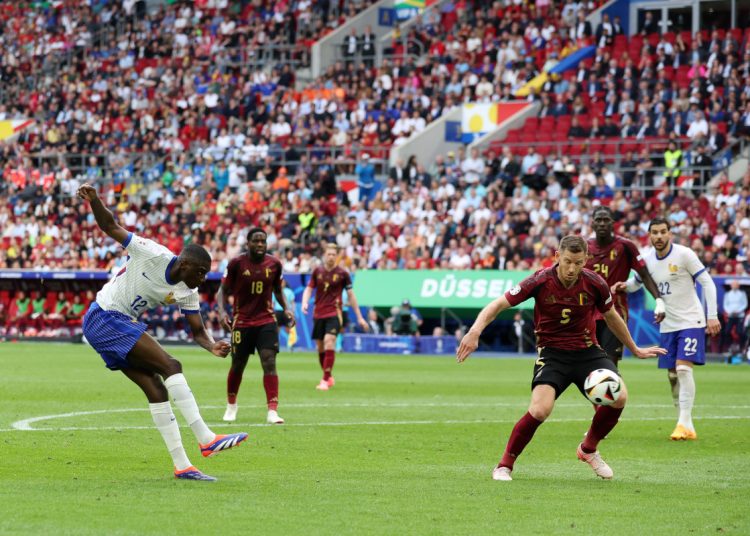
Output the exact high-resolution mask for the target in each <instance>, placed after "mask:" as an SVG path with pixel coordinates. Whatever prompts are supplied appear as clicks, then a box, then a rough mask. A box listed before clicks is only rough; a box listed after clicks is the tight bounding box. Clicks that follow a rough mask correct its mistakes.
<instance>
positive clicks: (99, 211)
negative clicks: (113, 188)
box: [77, 183, 129, 245]
mask: <svg viewBox="0 0 750 536" xmlns="http://www.w3.org/2000/svg"><path fill="white" fill-rule="evenodd" d="M77 194H78V197H80V198H81V199H84V200H86V201H88V202H89V205H90V206H91V212H93V213H94V218H96V224H97V225H98V226H99V228H100V229H101V230H102V231H104V232H105V233H106V234H107V235H108V236H111V237H112V238H114V239H115V240H117V241H118V242H119V243H120V244H123V245H125V241H126V240H127V238H128V234H129V233H128V231H127V230H126V229H124V228H122V227H120V225H118V223H117V222H116V221H115V217H114V215H113V214H112V212H110V210H109V209H108V208H107V207H105V206H104V203H102V200H101V199H99V196H98V195H97V193H96V188H94V187H93V186H91V185H90V184H88V183H83V184H82V185H81V186H80V187H79V188H78V192H77Z"/></svg>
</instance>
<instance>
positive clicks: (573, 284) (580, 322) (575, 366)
mask: <svg viewBox="0 0 750 536" xmlns="http://www.w3.org/2000/svg"><path fill="white" fill-rule="evenodd" d="M586 258H587V244H586V241H585V240H584V239H583V238H581V237H580V236H574V235H570V236H566V237H564V238H563V239H562V241H561V242H560V247H559V249H558V251H557V252H555V259H556V260H557V263H556V264H555V265H554V266H552V267H551V268H546V269H544V270H539V271H538V272H536V273H535V274H534V275H532V276H530V277H527V278H526V279H524V280H523V281H521V283H520V284H519V285H517V286H515V287H513V288H512V289H510V290H509V291H508V292H506V293H505V295H504V296H501V297H499V298H497V299H496V300H494V301H493V302H492V303H490V304H489V305H487V306H486V307H485V308H484V309H482V311H481V312H480V313H479V316H478V317H477V319H476V321H475V322H474V325H473V326H472V327H471V329H470V330H469V332H468V333H467V334H466V335H465V336H464V338H463V339H462V340H461V344H460V345H459V347H458V350H457V351H456V359H457V361H458V362H459V363H461V362H463V361H464V360H466V358H468V357H469V355H470V354H471V353H472V352H473V351H474V350H476V349H477V347H478V345H479V336H480V334H481V333H482V331H484V328H486V327H487V325H489V324H490V322H492V321H493V320H494V319H495V317H496V316H497V315H498V314H499V313H501V312H502V311H504V310H506V309H508V308H510V307H513V306H516V305H518V304H520V303H522V302H524V301H526V300H528V299H529V298H534V299H535V305H534V326H535V331H536V336H537V346H538V348H537V350H538V354H539V357H538V358H537V360H536V363H535V364H534V372H533V377H532V380H531V389H532V390H531V404H530V405H529V410H528V412H527V413H526V414H525V415H524V416H523V417H522V418H521V420H520V421H518V422H517V423H516V425H515V427H514V428H513V432H512V433H511V436H510V439H509V440H508V444H507V445H506V447H505V453H504V454H503V457H502V459H501V460H500V463H499V464H498V465H497V467H495V469H494V470H493V471H492V478H493V479H495V480H512V477H511V472H512V471H513V466H514V464H515V462H516V458H518V456H520V455H521V453H522V452H523V449H524V448H525V447H526V445H527V444H528V443H529V441H531V438H532V437H534V433H535V432H536V429H537V428H538V427H539V425H540V424H542V423H543V422H544V421H545V419H547V417H549V416H550V414H551V413H552V409H553V408H554V407H555V400H556V399H557V397H559V396H560V395H561V394H562V393H563V391H565V389H567V388H568V386H569V385H570V384H571V383H574V384H575V385H576V387H578V389H579V391H581V392H583V384H584V381H585V380H586V377H587V376H588V375H589V373H591V372H592V371H594V370H596V369H608V370H612V371H614V372H617V367H616V366H615V364H614V363H613V361H612V360H610V359H609V358H608V356H607V354H606V352H605V351H604V350H603V349H602V348H601V347H600V346H599V345H598V344H597V341H596V333H595V332H594V331H593V330H592V328H593V327H594V314H595V313H596V312H598V313H601V315H602V316H603V317H604V320H605V322H607V326H608V327H609V329H611V330H612V332H613V333H614V334H615V335H616V336H617V338H618V339H620V340H621V341H623V342H624V343H625V346H627V347H628V349H629V350H630V351H631V352H633V355H635V356H636V357H638V358H641V359H644V358H647V357H656V356H657V355H663V354H665V353H666V352H665V350H663V349H661V348H655V347H652V348H639V347H638V346H636V344H635V342H634V341H633V338H632V337H631V336H630V332H629V331H628V326H627V324H625V322H624V321H623V320H622V318H620V315H618V314H617V311H615V309H613V307H612V296H611V294H610V290H609V286H608V285H607V282H606V281H605V280H604V279H602V277H601V276H599V275H598V274H596V273H595V272H592V271H591V270H587V269H584V265H585V264H586ZM627 394H628V393H627V388H626V387H625V384H624V382H623V383H622V392H621V394H620V397H619V398H618V399H617V401H616V402H615V403H614V404H612V405H611V406H599V408H598V409H597V411H596V413H594V418H593V420H592V422H591V427H590V428H589V430H588V432H587V433H586V436H585V437H584V439H583V442H582V443H581V444H580V445H578V449H577V452H576V454H577V456H578V459H580V460H581V461H584V462H586V463H588V464H589V465H590V466H591V468H592V469H593V470H594V473H595V474H596V475H597V476H599V477H601V478H604V479H610V478H612V476H613V472H612V469H611V468H610V467H609V465H607V463H606V462H605V461H604V460H603V459H602V457H601V455H600V454H599V451H598V450H597V446H598V444H599V441H600V440H601V439H602V438H603V437H605V436H606V435H607V434H608V433H609V432H610V431H611V430H612V429H613V428H614V427H615V425H616V424H617V421H618V420H619V418H620V414H621V413H622V410H623V408H624V407H625V403H626V402H627V398H628V396H627Z"/></svg>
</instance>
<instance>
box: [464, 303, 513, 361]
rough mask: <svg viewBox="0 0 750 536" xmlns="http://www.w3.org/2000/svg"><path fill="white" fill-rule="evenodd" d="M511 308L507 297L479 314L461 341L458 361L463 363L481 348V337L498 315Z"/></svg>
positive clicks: (488, 306)
mask: <svg viewBox="0 0 750 536" xmlns="http://www.w3.org/2000/svg"><path fill="white" fill-rule="evenodd" d="M509 308H510V303H508V299H507V298H506V297H505V295H503V296H500V297H499V298H497V299H495V300H493V301H492V302H491V303H490V304H488V305H486V306H485V307H484V309H482V311H481V312H480V313H479V316H477V319H476V320H475V321H474V324H473V325H472V326H471V329H470V330H469V332H468V333H467V334H466V335H464V337H463V338H462V339H461V344H460V345H459V346H458V350H456V361H458V362H459V363H463V362H464V361H465V360H466V358H468V357H469V356H470V355H471V353H472V352H473V351H474V350H476V349H477V348H478V347H479V336H480V335H481V334H482V332H483V331H484V328H486V327H487V326H488V325H489V324H490V323H491V322H492V321H493V320H495V318H496V317H497V315H499V314H500V313H502V312H503V311H505V310H506V309H509Z"/></svg>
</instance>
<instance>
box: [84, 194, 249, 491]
mask: <svg viewBox="0 0 750 536" xmlns="http://www.w3.org/2000/svg"><path fill="white" fill-rule="evenodd" d="M78 197H80V198H81V199H84V200H86V201H88V202H89V205H90V206H91V211H92V212H93V213H94V217H95V218H96V223H97V224H98V225H99V228H100V229H101V230H102V231H104V232H105V233H106V234H107V235H109V236H110V237H112V238H113V239H115V240H117V241H118V242H119V243H120V244H122V246H123V247H124V248H126V249H127V250H128V261H127V263H126V264H125V266H124V267H123V268H122V269H121V270H120V271H119V272H118V274H117V275H116V276H115V277H114V278H113V279H111V280H110V281H109V282H108V283H107V284H106V285H104V287H103V288H102V289H101V290H100V291H99V293H98V294H97V295H96V301H95V302H94V303H92V304H91V307H90V308H89V310H88V312H87V313H86V316H85V317H84V319H83V334H84V336H85V337H86V339H87V340H88V342H89V344H91V346H92V347H93V348H94V350H96V351H97V352H98V353H99V355H100V356H101V357H102V359H103V360H104V363H105V364H106V366H107V368H109V369H111V370H121V371H122V373H123V374H125V376H127V377H128V378H129V379H130V380H132V381H133V382H134V383H135V384H136V385H138V387H140V388H141V389H142V390H143V392H144V393H145V395H146V398H147V399H148V402H149V409H150V410H151V416H152V417H153V419H154V423H155V424H156V428H157V429H158V430H159V432H160V433H161V435H162V437H163V438H164V442H165V443H166V445H167V450H169V454H170V455H171V456H172V460H173V462H174V466H175V470H174V475H175V477H177V478H181V479H188V480H209V481H211V480H216V478H214V477H212V476H208V475H206V474H203V473H201V472H200V471H199V470H198V469H196V468H195V467H194V466H193V464H192V463H190V460H189V459H188V457H187V454H186V453H185V449H184V448H183V446H182V439H181V437H180V429H179V427H178V426H177V421H176V420H175V417H174V414H173V413H172V407H171V405H170V403H169V397H170V396H171V397H172V399H173V400H174V403H175V405H176V406H177V407H178V408H179V410H180V412H181V413H182V415H183V417H185V420H186V421H187V422H188V424H189V425H190V428H191V429H192V431H193V433H194V434H195V436H196V438H197V439H198V442H199V444H200V449H201V454H203V456H213V455H215V454H218V453H219V452H221V451H222V450H226V449H229V448H232V447H234V446H237V445H239V444H240V443H241V442H243V441H245V439H247V434H245V433H239V434H229V435H217V434H215V433H213V432H212V431H211V429H210V428H209V427H208V426H207V425H206V423H205V422H204V421H203V418H202V417H201V415H200V412H199V410H198V405H197V404H196V402H195V398H194V397H193V393H192V391H191V390H190V387H188V384H187V381H186V380H185V376H183V374H182V365H181V364H180V362H179V361H177V360H176V359H175V358H173V357H172V356H170V355H169V354H168V353H167V352H166V351H165V350H164V349H163V348H162V347H161V346H160V345H159V343H158V342H156V341H155V340H154V339H152V338H151V336H150V335H149V334H148V333H146V328H147V326H146V325H145V324H142V323H140V322H138V321H137V318H138V316H139V315H140V314H141V313H142V312H143V311H145V310H147V309H151V308H153V307H155V306H157V305H159V304H177V305H178V306H179V307H180V309H181V311H182V313H183V314H185V315H186V316H187V319H188V324H189V325H190V329H191V331H192V332H193V338H194V339H195V342H197V343H198V344H199V345H200V346H202V347H203V348H205V349H206V350H208V351H209V352H211V353H212V354H214V355H216V356H218V357H222V358H223V357H226V355H227V354H228V353H229V343H227V342H226V341H214V339H213V338H212V337H211V335H209V334H208V332H207V331H206V328H205V327H204V325H203V319H202V318H201V315H200V314H198V311H199V305H198V290H197V289H198V286H200V284H201V283H203V281H205V279H206V274H207V273H208V272H209V270H210V269H211V256H210V255H209V254H208V252H207V251H206V250H205V249H203V248H202V247H201V246H198V245H194V244H191V245H188V246H186V247H185V249H184V250H183V251H182V253H180V255H179V257H175V256H174V255H173V254H172V252H171V251H169V250H168V249H167V248H165V247H164V246H161V245H159V244H157V243H156V242H153V241H151V240H148V239H146V238H143V237H140V236H136V235H135V234H133V233H130V232H128V231H126V230H125V229H123V228H122V227H120V226H119V225H118V224H117V222H115V218H114V216H113V215H112V213H111V212H110V211H109V210H108V209H107V208H106V207H105V206H104V205H103V204H102V202H101V200H100V199H99V197H98V195H97V193H96V189H95V188H93V187H92V186H90V185H88V184H83V185H82V186H81V187H80V188H79V189H78Z"/></svg>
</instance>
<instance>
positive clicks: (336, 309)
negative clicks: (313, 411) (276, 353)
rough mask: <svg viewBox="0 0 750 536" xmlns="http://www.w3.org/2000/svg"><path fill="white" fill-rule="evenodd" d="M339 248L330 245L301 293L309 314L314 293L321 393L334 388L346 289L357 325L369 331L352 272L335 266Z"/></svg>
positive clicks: (315, 339)
mask: <svg viewBox="0 0 750 536" xmlns="http://www.w3.org/2000/svg"><path fill="white" fill-rule="evenodd" d="M337 256H338V246H336V244H328V245H327V246H326V249H325V253H324V255H323V266H322V267H321V266H319V267H318V268H315V270H313V273H312V275H311V276H310V283H308V285H307V286H306V287H305V292H304V293H303V294H302V312H303V313H304V314H307V311H308V308H309V306H310V297H311V296H312V292H313V290H315V308H314V310H313V319H314V320H315V324H314V325H313V333H312V338H313V340H314V341H315V343H316V344H317V345H318V360H319V361H320V368H322V369H323V379H322V380H320V383H319V384H318V385H317V386H316V387H315V388H316V389H318V390H319V391H328V389H330V388H331V387H333V385H334V383H335V380H334V379H333V363H334V361H335V360H336V337H337V336H338V334H339V331H341V329H343V327H344V326H343V324H342V318H343V312H342V304H341V294H342V292H343V291H344V290H346V292H347V295H348V297H349V303H350V305H351V308H352V310H353V311H354V314H355V315H357V323H358V324H359V325H360V326H361V327H362V329H364V330H365V331H368V329H369V325H368V324H367V322H366V321H365V319H364V318H363V317H362V313H361V312H360V310H359V305H358V304H357V298H356V297H355V296H354V290H352V278H351V277H350V276H349V272H347V271H346V270H344V269H343V268H341V267H339V266H336V258H337Z"/></svg>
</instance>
